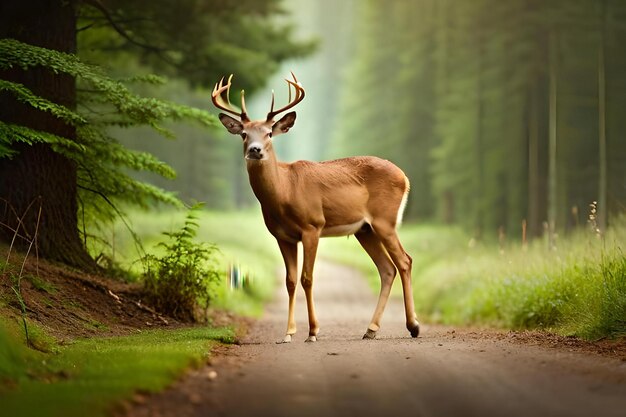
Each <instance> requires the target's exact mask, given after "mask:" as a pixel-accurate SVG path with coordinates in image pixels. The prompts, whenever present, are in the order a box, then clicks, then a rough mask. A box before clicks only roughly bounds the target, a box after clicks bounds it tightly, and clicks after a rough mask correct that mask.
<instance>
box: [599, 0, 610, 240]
mask: <svg viewBox="0 0 626 417" xmlns="http://www.w3.org/2000/svg"><path fill="white" fill-rule="evenodd" d="M601 7H602V11H601V14H600V19H601V20H600V45H599V48H598V141H599V143H598V145H599V146H598V148H599V152H598V154H599V155H598V159H599V166H600V175H599V184H598V222H597V223H598V228H599V229H600V230H601V231H602V232H603V233H604V231H605V230H606V226H607V223H608V219H607V215H608V210H607V197H606V194H607V193H606V189H607V148H606V58H605V38H606V34H605V30H606V0H602V3H601Z"/></svg>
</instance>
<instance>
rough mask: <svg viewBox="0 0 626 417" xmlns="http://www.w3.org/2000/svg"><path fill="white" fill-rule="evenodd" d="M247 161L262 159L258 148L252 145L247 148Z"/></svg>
mask: <svg viewBox="0 0 626 417" xmlns="http://www.w3.org/2000/svg"><path fill="white" fill-rule="evenodd" d="M246 158H247V159H263V153H262V149H261V147H260V146H257V145H252V146H250V147H249V148H248V152H247V154H246Z"/></svg>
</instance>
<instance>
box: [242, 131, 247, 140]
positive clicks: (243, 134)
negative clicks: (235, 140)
mask: <svg viewBox="0 0 626 417" xmlns="http://www.w3.org/2000/svg"><path fill="white" fill-rule="evenodd" d="M241 137H242V138H243V139H244V140H245V139H246V138H247V137H248V134H247V133H246V132H241Z"/></svg>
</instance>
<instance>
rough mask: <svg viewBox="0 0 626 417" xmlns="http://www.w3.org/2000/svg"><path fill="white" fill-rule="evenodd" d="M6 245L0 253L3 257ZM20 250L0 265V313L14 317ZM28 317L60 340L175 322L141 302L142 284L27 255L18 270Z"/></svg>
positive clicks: (174, 324)
mask: <svg viewBox="0 0 626 417" xmlns="http://www.w3.org/2000/svg"><path fill="white" fill-rule="evenodd" d="M6 254H7V252H6V249H3V248H0V256H2V259H6ZM23 259H24V257H23V255H21V254H12V258H11V267H9V268H7V269H6V271H4V273H1V272H2V269H0V273H1V274H0V301H1V302H0V316H1V317H5V318H9V319H11V318H15V319H18V318H19V317H20V316H21V310H20V304H19V302H18V300H17V297H16V296H15V294H14V292H13V290H12V289H11V286H12V285H14V284H13V283H14V281H13V278H12V276H13V277H15V276H19V275H20V273H19V268H20V267H21V265H22V262H23ZM21 276H22V279H21V294H22V297H23V299H24V303H25V305H26V311H27V318H28V319H29V320H30V321H32V322H34V323H35V324H37V325H38V326H40V327H42V328H43V329H44V330H45V331H46V332H47V333H48V334H50V335H52V336H54V337H55V338H56V339H57V340H59V341H60V342H61V343H63V342H69V341H71V340H72V339H76V338H83V337H92V336H118V335H124V334H130V333H133V332H136V331H137V330H138V329H139V330H140V329H147V328H159V327H180V326H182V325H184V323H180V322H178V321H176V320H175V319H173V318H171V317H166V316H164V315H162V314H158V313H157V312H156V311H154V310H153V309H151V308H150V307H149V306H146V305H144V304H143V303H142V302H141V287H140V285H138V284H132V283H125V282H122V281H120V280H116V279H113V278H109V277H105V276H99V275H92V274H86V273H82V272H80V271H74V270H71V269H69V268H68V267H67V266H65V265H60V264H54V263H51V262H47V261H45V260H42V259H39V260H37V259H36V258H35V257H29V258H28V259H27V261H26V263H25V265H24V271H23V273H22V274H21Z"/></svg>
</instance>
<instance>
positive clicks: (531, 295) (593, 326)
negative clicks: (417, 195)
mask: <svg viewBox="0 0 626 417" xmlns="http://www.w3.org/2000/svg"><path fill="white" fill-rule="evenodd" d="M400 237H401V240H402V243H403V245H404V247H405V249H406V250H407V252H408V253H409V254H410V255H411V256H412V257H413V261H414V262H413V290H414V298H415V303H416V309H417V311H418V315H419V317H420V319H421V320H426V321H431V322H441V323H445V324H472V325H477V324H478V325H489V326H495V327H501V328H509V329H546V330H549V331H553V332H557V333H560V334H565V335H576V336H579V337H582V338H585V339H590V340H596V339H600V338H604V337H621V336H626V256H625V255H626V254H625V253H624V250H623V248H624V247H626V246H625V245H626V220H624V219H621V220H620V219H617V220H616V221H614V224H613V227H612V228H611V229H609V230H608V231H607V233H606V234H605V235H603V236H602V237H600V236H598V235H597V234H596V233H595V232H594V231H592V232H589V231H582V230H581V231H578V232H575V233H572V234H570V235H568V236H566V237H561V238H560V239H559V241H558V243H557V246H556V248H555V249H551V248H550V247H548V245H546V242H544V241H542V240H541V239H538V240H536V241H534V242H533V243H531V244H530V245H528V246H523V245H521V244H519V243H514V242H508V243H507V244H505V245H504V246H502V245H499V244H498V243H496V242H493V243H483V244H479V245H474V244H470V245H468V242H471V241H470V239H469V237H468V236H465V235H463V234H462V233H461V232H460V231H459V230H457V229H450V228H448V227H444V226H433V225H406V226H404V227H403V228H402V229H400ZM350 240H351V242H347V243H346V242H345V241H344V239H337V240H334V241H331V242H329V243H325V244H324V245H322V247H321V250H320V256H324V257H326V258H330V259H332V260H334V261H338V262H342V263H347V264H350V265H352V266H354V267H357V268H358V269H360V270H361V271H362V272H363V273H364V274H365V275H366V276H367V277H368V281H369V282H370V283H371V284H372V287H373V288H374V289H375V290H376V291H377V290H378V288H380V280H379V278H378V274H377V272H376V269H375V267H374V264H373V263H372V261H371V260H370V259H369V257H368V256H367V255H366V254H365V252H364V251H363V249H362V248H361V247H360V246H359V245H358V243H357V242H356V241H355V239H350ZM472 243H473V242H472ZM399 287H400V286H399V279H397V280H396V282H395V284H394V294H396V293H397V292H398V290H399Z"/></svg>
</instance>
